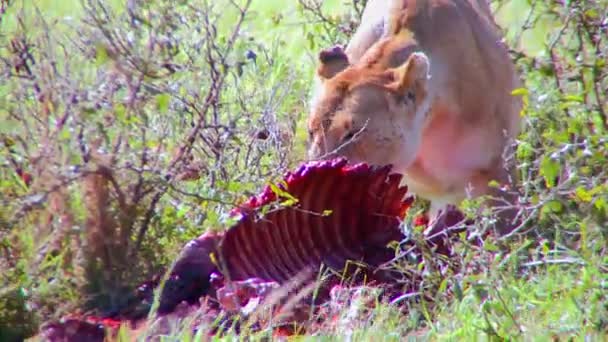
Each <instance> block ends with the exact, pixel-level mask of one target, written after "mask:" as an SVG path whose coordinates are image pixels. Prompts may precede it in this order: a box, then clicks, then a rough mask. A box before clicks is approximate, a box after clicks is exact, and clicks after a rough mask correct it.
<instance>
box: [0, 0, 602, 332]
mask: <svg viewBox="0 0 608 342" xmlns="http://www.w3.org/2000/svg"><path fill="white" fill-rule="evenodd" d="M364 2H365V1H359V0H355V1H352V2H339V1H334V0H331V1H316V0H300V1H298V2H295V1H294V2H285V1H279V0H264V1H262V0H239V1H232V0H225V1H224V0H220V1H207V0H192V1H174V2H169V1H137V0H133V1H132V0H129V1H118V0H107V1H101V0H81V1H80V2H77V1H61V2H57V1H46V0H44V1H43V0H40V1H30V0H23V1H21V2H19V1H11V0H0V3H1V6H0V8H1V10H0V78H1V81H0V120H1V124H0V165H1V166H2V167H1V168H0V208H2V209H1V210H0V268H1V269H2V270H3V271H2V273H1V275H0V340H3V341H4V340H11V339H19V338H20V337H29V336H32V335H34V334H35V333H36V331H37V329H38V327H39V325H40V324H41V323H43V322H45V321H48V320H53V319H57V318H59V317H61V316H63V315H65V314H67V313H70V312H74V310H76V309H82V310H96V311H98V312H112V310H116V309H117V308H120V307H122V306H124V305H125V302H127V301H128V300H129V298H127V296H125V295H124V293H125V291H126V290H127V289H131V288H132V287H133V286H135V285H136V284H138V283H141V282H142V281H144V280H147V279H150V277H152V276H153V275H155V274H158V273H159V272H161V271H162V270H164V269H166V267H168V266H169V265H170V263H171V261H172V260H173V259H174V258H175V256H176V255H177V253H178V252H179V250H180V248H181V247H182V245H183V244H184V243H185V242H186V241H188V240H189V239H192V238H193V237H196V236H198V235H199V234H201V233H202V232H204V231H205V230H209V229H222V228H224V227H226V226H227V225H228V224H229V220H228V219H227V217H226V215H225V213H228V211H229V210H230V209H231V208H232V207H233V206H234V205H235V204H236V203H238V202H239V201H242V200H243V199H244V198H246V197H248V196H249V195H252V194H254V193H256V192H257V191H258V190H259V189H260V188H261V187H262V186H263V185H264V184H266V183H268V182H272V181H274V180H276V179H277V178H278V177H281V176H282V175H283V173H284V172H285V171H286V170H288V169H291V168H293V167H295V166H296V165H297V164H298V163H299V162H301V161H303V160H304V159H305V153H304V151H305V132H306V130H305V129H304V120H305V117H306V112H307V100H308V98H309V91H310V89H311V80H312V76H313V72H314V68H315V61H316V56H317V53H318V51H319V50H320V49H321V48H325V47H328V46H331V45H334V44H338V43H339V44H345V43H346V42H347V41H348V37H350V35H351V34H352V32H353V30H354V28H356V26H357V23H358V20H359V16H360V13H361V10H362V8H363V7H364ZM492 7H493V9H494V10H495V13H496V17H497V20H498V23H499V24H500V25H501V26H502V27H503V28H504V32H505V35H506V39H507V41H508V43H509V46H510V47H511V48H512V56H513V59H514V60H515V61H516V62H517V66H518V69H519V70H520V72H521V75H522V77H523V79H524V80H525V87H524V88H522V89H517V90H515V91H514V95H516V96H523V97H524V98H525V100H526V101H525V103H526V107H525V109H524V111H523V112H522V115H523V117H524V119H525V120H524V121H525V126H524V129H523V132H522V134H521V135H520V137H519V139H518V141H517V150H516V155H515V156H513V158H515V161H516V163H517V165H519V175H520V177H521V180H522V185H521V190H522V193H523V196H522V198H521V213H522V215H524V216H525V217H526V224H525V225H524V226H523V227H522V229H519V230H518V231H517V232H516V233H514V234H511V235H509V236H507V237H503V238H500V239H492V238H491V239H488V240H487V241H485V242H484V244H483V245H482V247H481V248H479V247H473V246H470V245H468V244H466V243H463V244H462V245H461V246H459V247H458V251H457V252H458V257H457V259H458V262H460V263H461V264H462V265H463V266H464V267H462V268H461V269H460V270H459V271H458V272H452V273H449V272H448V273H437V272H438V271H433V270H429V269H426V268H425V267H426V266H424V265H421V274H423V276H424V277H425V284H427V285H426V286H425V289H424V293H423V295H421V296H420V297H419V298H420V299H419V298H413V299H411V300H409V301H407V303H405V304H404V303H402V304H404V305H405V306H406V307H407V314H403V313H402V312H401V311H400V310H399V309H398V308H397V307H396V306H395V305H389V304H382V305H378V306H377V307H376V308H375V309H373V310H360V311H359V312H358V314H357V315H356V316H355V317H353V316H348V315H352V310H351V309H352V307H353V306H355V305H358V304H357V303H355V302H353V303H352V304H351V305H350V306H351V307H348V305H345V307H344V317H347V318H348V319H346V318H344V319H341V320H337V321H331V322H330V321H328V322H327V323H326V324H321V325H318V326H315V329H313V330H310V331H308V332H307V335H306V336H305V337H304V338H305V339H313V338H314V339H315V340H316V339H317V338H320V337H322V336H324V337H327V338H335V337H341V336H344V334H345V333H346V332H348V334H349V336H350V337H352V338H354V339H357V340H359V339H362V340H377V339H383V340H384V339H389V340H402V339H403V338H404V337H405V336H409V337H412V338H422V339H431V340H453V339H455V340H461V339H462V340H471V339H487V340H502V339H517V340H520V339H526V340H527V339H534V340H536V339H540V340H546V339H551V338H558V339H569V338H576V339H577V340H578V339H580V340H582V339H587V338H590V339H602V338H606V335H608V222H607V218H608V175H607V173H608V168H607V167H606V165H608V120H607V118H608V95H607V94H608V67H607V66H606V61H607V60H608V17H607V16H608V12H607V11H606V8H608V1H606V0H596V1H592V0H581V1H560V0H547V1H539V0H494V1H492ZM421 204H423V203H422V201H420V200H419V201H418V205H419V206H421ZM476 208H477V205H476V203H473V202H471V203H466V204H465V210H466V211H467V212H468V213H470V214H472V215H473V214H474V215H475V216H477V218H478V219H479V223H478V225H479V227H480V228H481V227H482V226H483V225H484V224H485V222H487V221H488V220H491V219H492V215H491V213H483V214H480V213H477V210H476ZM422 298H424V299H422ZM245 333H246V332H245ZM260 333H261V334H262V336H267V334H268V332H267V331H262V332H260ZM260 333H259V334H260ZM171 334H172V336H173V337H174V338H175V340H179V339H181V338H183V337H184V336H186V335H188V334H189V331H188V330H187V329H184V328H182V329H178V328H175V329H174V331H172V332H171ZM251 334H252V336H251V337H256V336H258V337H260V335H253V334H254V333H253V332H252V333H251Z"/></svg>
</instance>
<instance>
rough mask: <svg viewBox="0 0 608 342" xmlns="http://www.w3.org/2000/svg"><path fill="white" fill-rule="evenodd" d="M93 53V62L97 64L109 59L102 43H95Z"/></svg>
mask: <svg viewBox="0 0 608 342" xmlns="http://www.w3.org/2000/svg"><path fill="white" fill-rule="evenodd" d="M95 54H96V55H95V64H97V66H100V65H103V64H105V63H106V62H107V61H108V60H109V59H110V57H109V55H108V50H107V49H106V47H105V46H103V45H102V44H98V45H97V48H96V49H95Z"/></svg>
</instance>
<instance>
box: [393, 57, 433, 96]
mask: <svg viewBox="0 0 608 342" xmlns="http://www.w3.org/2000/svg"><path fill="white" fill-rule="evenodd" d="M429 68H430V63H429V59H428V57H427V56H426V54H424V53H423V52H413V53H412V54H411V55H410V56H409V57H408V59H407V60H406V61H405V62H404V63H403V64H401V65H400V66H399V67H397V68H394V69H392V72H393V78H394V79H395V83H394V84H393V86H394V87H395V88H396V89H395V90H397V91H398V92H400V93H404V92H407V91H408V90H410V89H411V88H412V87H414V86H416V85H417V84H419V85H426V81H427V79H428V78H429Z"/></svg>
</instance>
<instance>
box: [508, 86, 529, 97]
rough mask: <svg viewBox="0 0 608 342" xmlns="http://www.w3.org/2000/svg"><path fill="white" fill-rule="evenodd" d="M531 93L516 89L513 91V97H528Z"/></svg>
mask: <svg viewBox="0 0 608 342" xmlns="http://www.w3.org/2000/svg"><path fill="white" fill-rule="evenodd" d="M528 94H529V92H528V89H526V88H516V89H513V91H511V95H513V96H528Z"/></svg>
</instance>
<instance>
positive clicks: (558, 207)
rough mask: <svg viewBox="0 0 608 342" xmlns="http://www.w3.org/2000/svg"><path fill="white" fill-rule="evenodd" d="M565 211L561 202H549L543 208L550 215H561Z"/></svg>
mask: <svg viewBox="0 0 608 342" xmlns="http://www.w3.org/2000/svg"><path fill="white" fill-rule="evenodd" d="M563 209H564V205H563V204H562V202H560V201H555V200H554V201H549V202H547V203H546V204H545V205H544V206H543V210H546V211H548V212H550V213H556V214H557V213H560V212H562V210H563Z"/></svg>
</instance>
